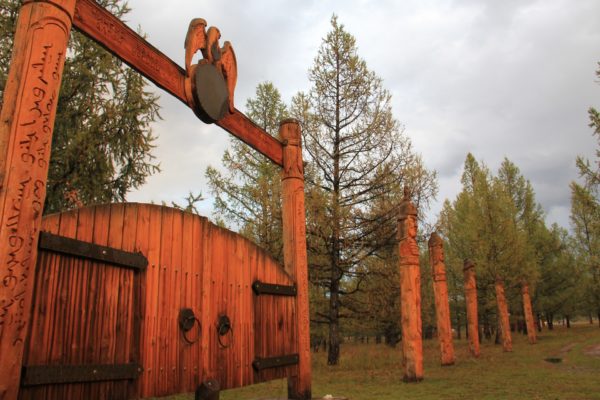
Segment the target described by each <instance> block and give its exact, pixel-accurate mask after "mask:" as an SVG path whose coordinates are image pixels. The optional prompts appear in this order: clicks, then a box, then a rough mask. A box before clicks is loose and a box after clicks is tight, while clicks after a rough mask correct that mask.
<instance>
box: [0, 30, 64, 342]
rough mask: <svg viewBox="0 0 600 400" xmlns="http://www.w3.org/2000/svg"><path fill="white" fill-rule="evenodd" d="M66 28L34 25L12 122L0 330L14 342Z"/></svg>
mask: <svg viewBox="0 0 600 400" xmlns="http://www.w3.org/2000/svg"><path fill="white" fill-rule="evenodd" d="M57 39H60V41H62V42H63V43H66V30H65V27H64V26H62V25H61V24H60V23H59V22H58V21H56V20H54V19H48V20H42V21H40V22H38V23H37V24H35V25H34V28H33V34H32V39H31V43H32V45H31V49H30V53H29V54H30V56H29V60H28V62H27V63H26V64H25V65H26V67H25V68H26V70H25V71H24V76H25V82H26V83H25V87H24V89H23V94H22V96H21V98H20V104H19V105H18V107H17V110H18V111H17V114H16V116H15V123H14V124H13V128H12V129H13V132H12V135H13V137H14V139H13V140H12V143H13V144H12V147H11V149H9V151H10V152H11V153H12V157H10V158H11V159H12V164H11V169H10V171H9V173H8V176H7V183H6V201H5V203H4V204H5V206H4V210H3V216H4V217H3V225H4V226H2V227H0V228H1V237H0V238H1V239H2V241H3V243H6V245H5V246H4V247H3V249H2V251H3V252H4V254H2V260H3V265H2V267H1V269H0V271H1V276H0V283H1V286H0V289H1V292H2V293H1V294H2V296H1V297H0V331H2V330H4V329H5V327H7V326H12V328H11V330H12V331H13V332H16V334H14V335H13V338H14V339H13V345H16V344H18V343H20V342H21V341H22V338H23V337H24V333H23V332H21V331H22V330H23V329H24V328H25V326H26V325H27V317H28V313H27V312H26V311H27V310H26V304H25V303H26V301H27V300H28V299H27V296H26V293H27V292H28V284H29V279H28V277H29V275H30V271H31V269H32V268H33V266H32V263H33V260H34V257H35V250H36V249H35V243H36V238H37V234H38V226H39V219H40V218H41V215H42V210H43V204H44V198H45V191H46V183H45V180H46V176H47V174H48V162H49V158H50V143H51V140H52V137H51V135H52V126H53V123H54V115H55V110H56V102H57V99H58V90H59V86H60V74H61V71H62V66H63V64H64V54H65V49H64V48H62V47H59V46H57V45H56V40H57Z"/></svg>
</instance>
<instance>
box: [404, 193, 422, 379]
mask: <svg viewBox="0 0 600 400" xmlns="http://www.w3.org/2000/svg"><path fill="white" fill-rule="evenodd" d="M416 238H417V209H416V208H415V206H414V205H413V203H412V202H411V201H410V198H409V192H408V189H407V188H405V189H404V200H403V201H402V203H401V205H400V215H399V218H398V264H399V268H400V313H401V320H400V322H401V326H402V368H403V377H402V379H403V380H404V381H405V382H417V381H421V380H422V379H423V337H422V322H421V270H420V268H419V247H418V245H417V239H416Z"/></svg>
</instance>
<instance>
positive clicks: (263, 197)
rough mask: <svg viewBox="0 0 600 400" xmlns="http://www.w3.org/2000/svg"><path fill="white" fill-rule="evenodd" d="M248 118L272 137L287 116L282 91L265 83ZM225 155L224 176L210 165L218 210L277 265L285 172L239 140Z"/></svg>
mask: <svg viewBox="0 0 600 400" xmlns="http://www.w3.org/2000/svg"><path fill="white" fill-rule="evenodd" d="M246 112H247V114H248V116H249V117H250V118H251V119H252V120H253V121H254V122H255V123H256V124H258V125H259V126H260V127H261V128H263V129H264V130H265V131H266V132H268V133H269V134H271V135H277V133H278V130H279V122H280V121H281V120H283V119H285V118H286V117H287V115H288V112H287V107H286V105H285V104H284V103H283V101H282V100H281V94H280V93H279V90H277V88H276V87H275V86H274V85H273V84H272V83H271V82H263V83H260V84H259V85H258V86H257V87H256V93H255V97H254V98H250V99H248V101H247V102H246ZM230 148H231V150H226V151H225V153H224V154H223V158H222V162H223V166H224V167H225V171H224V172H220V171H219V170H217V169H216V168H214V167H212V166H209V167H208V168H207V169H206V177H207V179H208V185H209V186H210V188H211V191H212V193H213V195H214V196H215V210H216V212H217V213H218V214H219V215H222V216H223V217H224V218H225V222H229V223H231V224H233V225H234V226H236V227H238V228H239V231H240V233H241V234H242V235H244V236H246V237H248V238H249V239H251V240H253V241H254V242H255V243H257V244H258V245H260V246H262V247H263V248H264V249H265V250H267V251H268V252H269V253H270V254H271V255H272V256H273V257H275V258H276V259H278V260H282V258H283V243H282V221H281V175H280V168H279V167H278V166H276V165H275V164H273V163H272V162H271V161H270V160H268V159H267V158H266V157H265V156H263V155H262V154H260V153H258V152H257V151H256V150H253V149H252V148H250V147H248V146H247V145H246V144H244V143H242V142H240V141H239V140H232V141H231V145H230Z"/></svg>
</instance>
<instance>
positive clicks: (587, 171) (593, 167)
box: [571, 63, 600, 327]
mask: <svg viewBox="0 0 600 400" xmlns="http://www.w3.org/2000/svg"><path fill="white" fill-rule="evenodd" d="M598 66H599V68H598V70H597V71H596V76H597V77H599V78H600V63H598ZM588 115H589V119H590V123H589V126H590V127H591V128H592V129H593V133H592V134H593V135H594V136H596V139H597V141H598V148H597V149H596V158H597V160H596V161H595V162H594V163H593V164H591V163H590V161H589V160H587V159H585V158H583V157H581V156H580V157H577V160H576V163H577V169H578V170H579V175H580V177H581V178H583V183H581V184H580V183H577V182H571V225H572V227H573V233H574V235H575V238H576V241H575V243H576V245H577V248H576V249H577V253H578V259H579V261H580V262H581V263H582V265H584V267H585V268H584V276H583V278H584V282H583V283H584V285H585V290H586V293H587V296H586V302H587V303H588V304H589V308H590V311H592V310H593V311H594V312H595V313H596V315H597V316H598V326H599V327H600V113H599V112H598V110H596V109H595V108H594V107H590V108H589V110H588Z"/></svg>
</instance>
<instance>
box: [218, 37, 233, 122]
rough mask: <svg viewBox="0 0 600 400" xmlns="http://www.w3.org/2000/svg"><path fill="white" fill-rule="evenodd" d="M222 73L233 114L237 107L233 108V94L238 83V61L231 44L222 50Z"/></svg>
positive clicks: (224, 46) (226, 43)
mask: <svg viewBox="0 0 600 400" xmlns="http://www.w3.org/2000/svg"><path fill="white" fill-rule="evenodd" d="M220 64H221V65H220V66H221V72H222V73H223V76H224V77H225V82H227V92H228V93H229V112H230V113H233V112H234V111H235V107H234V106H233V92H234V91H235V84H236V83H237V60H236V58H235V52H234V51H233V46H231V43H229V42H225V44H224V45H223V48H222V49H221V61H220Z"/></svg>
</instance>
